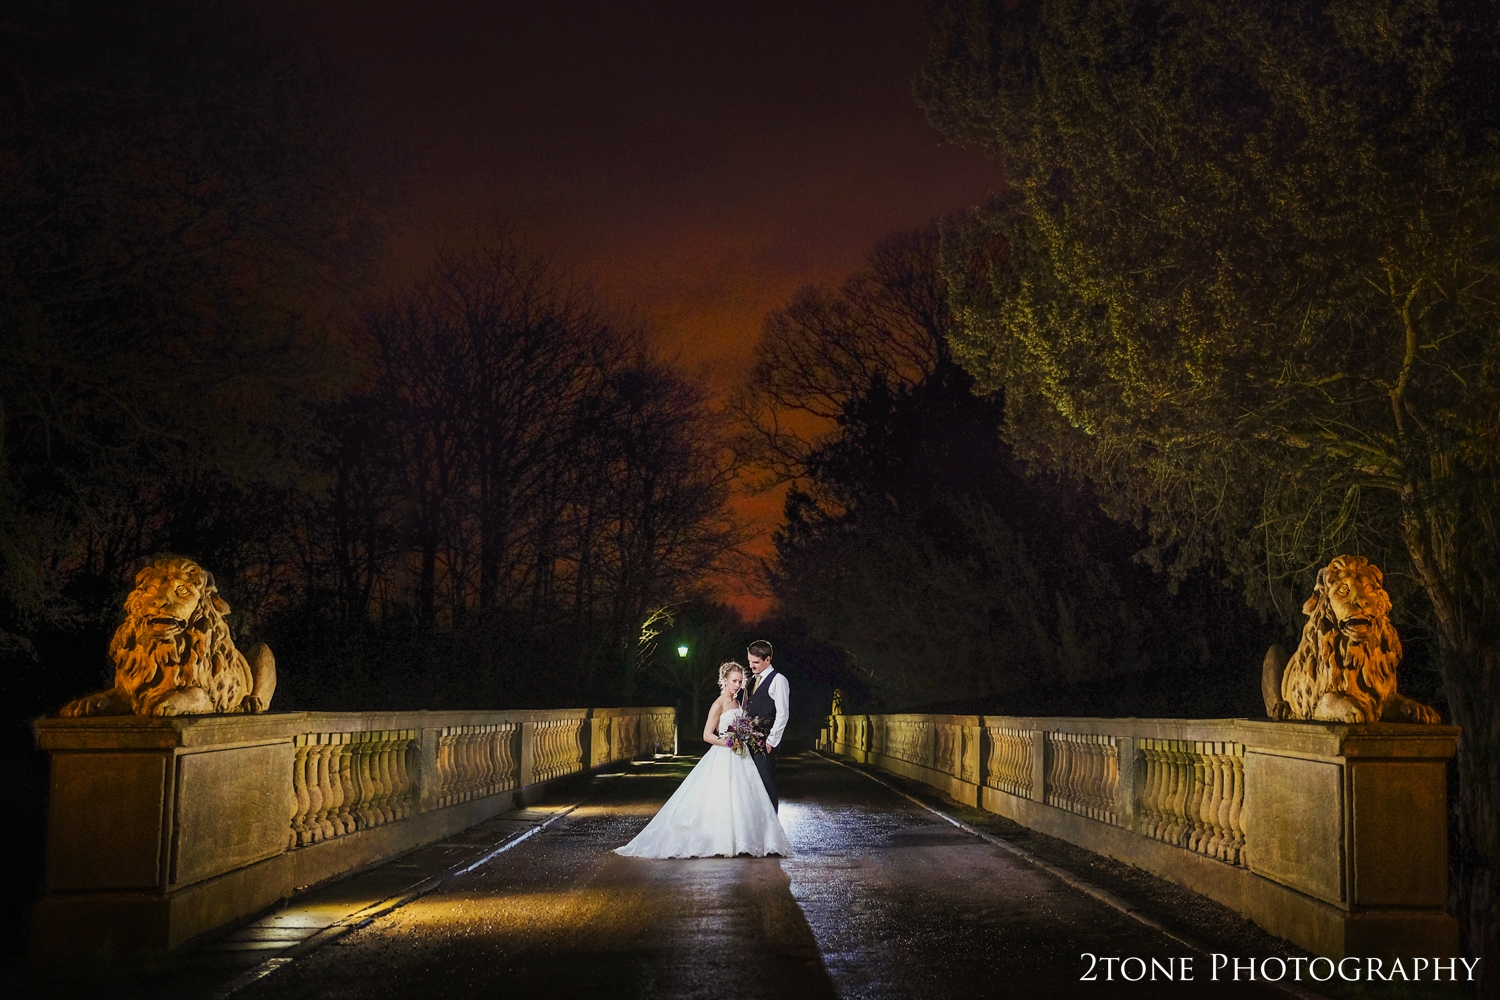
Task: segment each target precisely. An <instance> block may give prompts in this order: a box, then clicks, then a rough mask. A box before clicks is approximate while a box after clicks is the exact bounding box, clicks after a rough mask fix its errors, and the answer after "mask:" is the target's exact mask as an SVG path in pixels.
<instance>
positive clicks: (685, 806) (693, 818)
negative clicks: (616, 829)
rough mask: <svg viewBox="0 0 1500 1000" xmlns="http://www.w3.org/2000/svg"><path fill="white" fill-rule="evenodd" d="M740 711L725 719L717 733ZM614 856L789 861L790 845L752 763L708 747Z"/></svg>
mask: <svg viewBox="0 0 1500 1000" xmlns="http://www.w3.org/2000/svg"><path fill="white" fill-rule="evenodd" d="M739 711H740V710H739V709H730V710H729V711H728V712H725V713H724V714H725V715H726V716H728V717H729V718H727V719H725V720H724V721H723V722H721V723H720V731H721V732H722V731H724V730H725V729H727V728H728V725H729V722H730V721H732V719H733V717H734V714H735V713H737V712H739ZM615 853H616V854H623V855H625V856H626V857H632V858H707V857H714V856H723V857H730V858H732V857H734V856H735V855H738V854H752V855H754V856H756V857H758V858H762V857H765V856H766V855H768V854H779V855H781V856H782V857H790V856H791V854H792V845H791V844H790V843H788V841H787V839H786V831H785V830H783V829H782V828H781V821H780V820H779V819H778V818H777V817H776V810H775V809H773V808H772V807H771V797H770V796H769V795H767V794H766V786H765V785H764V784H763V783H762V782H761V780H760V772H759V771H757V770H756V768H755V761H754V760H752V759H751V758H750V757H749V756H748V755H741V754H737V753H735V752H734V751H733V750H730V749H728V748H727V747H721V746H711V747H709V748H708V753H706V754H704V755H703V759H702V760H700V761H698V763H697V765H696V766H694V768H693V769H692V770H691V771H690V772H688V776H687V777H686V778H684V779H683V781H682V784H681V785H679V786H677V791H675V792H673V793H672V797H671V798H670V799H668V800H667V801H666V804H665V805H663V806H662V807H661V810H660V811H659V812H657V814H656V815H655V816H654V817H652V819H651V822H650V823H647V824H646V828H645V829H644V830H642V831H641V832H640V833H639V834H637V835H636V838H635V839H634V840H632V841H631V842H630V843H628V844H626V845H625V846H624V847H619V848H616V849H615Z"/></svg>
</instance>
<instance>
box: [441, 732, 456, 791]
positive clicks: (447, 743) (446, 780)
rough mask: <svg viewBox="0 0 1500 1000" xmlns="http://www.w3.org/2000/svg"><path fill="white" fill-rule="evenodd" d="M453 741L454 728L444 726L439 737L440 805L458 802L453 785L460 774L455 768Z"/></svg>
mask: <svg viewBox="0 0 1500 1000" xmlns="http://www.w3.org/2000/svg"><path fill="white" fill-rule="evenodd" d="M453 740H454V736H453V727H452V726H444V727H443V731H442V735H441V736H439V737H438V776H439V777H438V782H439V783H438V788H439V789H440V790H441V794H440V795H439V797H438V803H439V804H440V805H445V806H451V805H452V804H453V803H454V802H455V801H456V800H455V799H454V797H453V785H454V783H455V782H456V781H457V780H458V772H457V769H456V768H454V766H453Z"/></svg>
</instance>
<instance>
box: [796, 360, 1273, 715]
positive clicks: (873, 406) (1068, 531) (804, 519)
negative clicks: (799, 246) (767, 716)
mask: <svg viewBox="0 0 1500 1000" xmlns="http://www.w3.org/2000/svg"><path fill="white" fill-rule="evenodd" d="M1002 409H1003V404H1002V402H1001V400H1000V399H999V398H990V399H981V398H979V397H976V396H975V395H974V394H973V392H972V383H971V381H970V379H969V378H968V376H967V375H965V374H964V373H963V372H962V371H960V370H958V369H957V368H956V367H954V366H952V365H940V366H938V367H937V368H936V369H935V370H934V371H933V372H932V373H931V374H930V375H929V376H928V377H927V378H925V379H923V380H922V381H921V382H919V383H917V384H916V385H914V386H911V387H906V388H901V389H897V390H892V389H891V388H889V387H888V386H887V385H886V384H885V383H884V382H883V381H881V380H877V381H876V382H875V384H874V385H872V386H871V387H870V389H869V391H868V392H867V393H866V394H865V395H864V396H862V397H859V398H857V399H855V400H853V401H852V402H851V403H850V404H849V405H848V407H847V412H846V415H845V417H844V419H843V420H842V421H841V431H842V434H841V436H839V437H838V438H836V439H835V440H833V441H830V442H828V443H826V444H824V445H823V446H822V447H821V448H819V449H817V450H816V451H815V452H814V453H813V454H812V455H811V456H810V458H809V461H808V469H809V472H810V474H811V475H812V476H813V477H814V478H815V480H816V482H817V488H818V489H819V491H820V493H821V494H823V495H824V496H826V497H828V498H830V499H833V500H835V501H836V502H837V504H838V507H837V510H838V513H830V512H829V511H828V510H826V509H824V508H823V507H821V506H819V505H818V504H816V503H814V502H813V500H812V497H811V496H810V495H809V494H808V493H804V492H800V491H794V492H793V493H791V494H790V495H789V497H788V501H787V526H786V528H785V529H784V531H783V532H782V533H781V534H780V535H779V537H778V539H777V544H778V553H779V557H780V562H779V568H778V573H777V576H776V580H775V583H776V589H777V593H778V596H779V597H780V599H781V601H782V602H783V604H784V605H785V606H786V607H788V608H792V609H796V610H797V611H798V612H799V613H801V614H803V615H806V616H807V618H808V620H809V622H810V623H811V625H812V627H813V628H814V629H815V630H816V633H817V634H818V635H820V636H821V637H823V638H824V639H826V640H827V641H830V642H834V643H838V644H841V645H843V646H845V647H847V648H848V649H849V650H851V651H852V652H853V654H854V656H855V659H856V662H857V663H858V664H859V665H860V666H861V667H862V668H863V669H864V670H865V671H866V676H867V678H868V686H869V689H870V691H871V692H872V693H873V695H874V701H875V703H876V704H879V705H881V706H883V707H885V708H888V709H903V710H915V709H918V708H920V709H925V710H940V711H969V712H973V711H988V712H996V713H1005V714H1013V715H1027V714H1052V715H1160V716H1199V717H1202V716H1208V717H1222V716H1234V715H1255V714H1259V711H1260V705H1259V694H1258V690H1257V688H1256V686H1255V681H1256V670H1257V669H1258V666H1259V661H1260V656H1261V653H1263V652H1264V648H1265V645H1266V644H1267V643H1268V642H1269V641H1270V640H1271V639H1272V638H1273V637H1274V636H1275V634H1276V630H1275V629H1274V628H1268V627H1267V626H1266V625H1264V624H1263V623H1262V622H1261V620H1260V618H1259V616H1257V615H1255V614H1254V613H1253V612H1251V611H1250V610H1249V609H1248V608H1247V607H1245V605H1244V603H1243V601H1241V600H1239V599H1238V598H1237V597H1235V595H1233V594H1232V593H1231V592H1230V591H1228V590H1226V589H1225V588H1223V587H1221V586H1219V585H1217V584H1216V583H1214V582H1213V581H1212V580H1210V579H1209V578H1208V577H1207V576H1206V574H1203V573H1198V574H1193V575H1192V576H1190V578H1189V579H1188V580H1186V581H1184V582H1183V583H1182V585H1181V586H1179V587H1177V588H1176V589H1175V593H1174V592H1172V591H1170V590H1169V588H1168V585H1167V581H1166V580H1164V579H1163V578H1161V577H1158V576H1155V575H1154V574H1153V573H1152V572H1151V571H1150V570H1149V569H1148V568H1146V567H1145V566H1143V565H1140V564H1139V563H1137V562H1135V561H1134V560H1133V559H1132V556H1133V554H1134V553H1135V551H1137V550H1138V549H1139V548H1140V547H1141V545H1142V544H1143V542H1144V539H1143V538H1141V537H1140V536H1138V535H1136V534H1135V533H1134V532H1132V531H1131V530H1129V529H1128V528H1122V527H1121V526H1119V525H1117V524H1115V523H1113V522H1111V521H1109V520H1108V519H1107V518H1106V517H1104V515H1103V514H1102V513H1101V512H1100V511H1099V509H1098V504H1097V502H1095V501H1094V500H1093V499H1092V497H1091V496H1090V495H1089V494H1088V492H1087V491H1086V490H1085V489H1082V488H1080V487H1079V486H1077V485H1076V484H1074V483H1071V482H1069V481H1067V480H1063V479H1059V478H1056V477H1053V476H1033V475H1029V474H1028V473H1027V472H1026V470H1025V469H1024V468H1022V466H1021V465H1020V463H1019V462H1017V460H1016V459H1015V458H1014V456H1013V455H1012V454H1011V453H1010V451H1009V449H1008V448H1007V447H1006V445H1005V444H1004V443H1003V442H1002V441H1001V439H1000V436H999V433H998V427H999V424H1000V422H1001V420H1002ZM851 700H853V699H851Z"/></svg>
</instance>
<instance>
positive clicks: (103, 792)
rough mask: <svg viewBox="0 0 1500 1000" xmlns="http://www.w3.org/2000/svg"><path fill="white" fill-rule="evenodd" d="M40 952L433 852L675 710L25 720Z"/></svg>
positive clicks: (666, 729) (203, 915) (143, 943)
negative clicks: (36, 783) (37, 841)
mask: <svg viewBox="0 0 1500 1000" xmlns="http://www.w3.org/2000/svg"><path fill="white" fill-rule="evenodd" d="M33 731H34V732H35V734H36V739H37V744H38V746H39V747H40V748H41V749H43V750H46V751H47V752H48V753H49V754H50V755H51V785H50V793H49V814H48V818H47V861H46V870H45V880H46V894H45V896H44V897H43V899H42V900H40V901H39V902H38V904H37V907H36V911H35V914H34V917H33V921H32V951H33V954H35V955H38V956H46V955H56V954H63V953H70V952H83V951H87V950H90V949H96V948H99V947H104V946H107V947H109V948H111V949H113V950H115V951H121V950H139V949H154V950H166V949H171V948H175V947H178V946H180V945H182V944H184V943H186V942H188V941H190V940H192V939H193V938H195V937H197V936H199V935H201V934H204V933H205V932H208V931H211V930H213V929H215V928H217V927H220V926H223V925H224V924H227V923H231V922H233V921H235V920H238V919H239V918H241V917H245V916H248V915H249V914H252V913H255V912H257V911H259V910H262V909H264V908H265V907H267V906H270V905H272V904H274V903H275V902H276V901H277V900H279V899H283V898H286V897H288V896H291V895H292V894H293V892H295V891H296V890H297V889H299V888H303V887H306V886H308V885H312V884H314V883H317V882H321V881H323V880H325V879H328V878H331V877H334V876H336V875H340V874H342V873H344V872H348V871H352V870H354V869H357V868H362V867H365V866H368V865H370V864H373V863H376V862H379V861H382V860H384V859H386V858H389V857H392V856H394V855H396V854H399V853H401V852H403V851H406V850H408V849H410V848H412V847H416V846H418V845H421V844H424V843H430V842H432V841H435V840H441V839H442V838H444V837H447V836H450V835H452V834H454V833H456V832H458V831H459V830H463V829H465V828H467V827H469V826H472V825H474V824H475V823H478V822H481V821H483V820H485V819H488V818H489V817H490V816H493V815H495V814H497V813H500V812H503V811H505V810H507V809H511V808H513V807H515V806H517V805H523V804H525V803H527V802H531V801H535V800H536V798H537V797H538V796H539V795H540V794H541V792H542V791H543V790H544V787H545V786H546V784H547V783H548V782H549V781H555V780H558V779H561V778H565V777H567V776H568V775H572V774H577V773H580V772H583V771H590V770H593V769H595V768H598V767H602V766H604V765H607V764H611V763H615V762H617V761H622V760H628V759H630V758H632V757H636V756H639V755H640V754H642V753H650V752H652V751H653V750H657V749H665V750H668V751H675V748H676V713H675V711H674V710H673V709H672V708H593V709H559V710H554V711H511V712H464V711H460V712H286V713H267V714H265V715H208V716H176V717H171V718H143V717H138V716H95V717H86V718H75V719H39V720H37V721H36V722H35V723H34V724H33Z"/></svg>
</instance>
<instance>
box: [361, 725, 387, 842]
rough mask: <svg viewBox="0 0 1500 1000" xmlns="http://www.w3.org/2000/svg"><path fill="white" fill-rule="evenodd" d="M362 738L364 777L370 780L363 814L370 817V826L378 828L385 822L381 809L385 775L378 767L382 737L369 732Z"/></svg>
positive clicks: (375, 731)
mask: <svg viewBox="0 0 1500 1000" xmlns="http://www.w3.org/2000/svg"><path fill="white" fill-rule="evenodd" d="M364 736H365V742H364V745H363V747H362V749H363V750H364V754H365V760H366V761H367V770H366V775H367V777H368V778H369V780H370V796H369V798H368V799H367V800H366V801H365V813H366V814H367V815H368V816H369V817H370V825H371V826H380V825H381V824H382V823H384V822H385V810H384V809H382V808H381V805H382V804H383V803H384V802H385V797H386V783H385V775H384V774H383V773H382V772H381V767H380V744H381V739H382V735H381V733H380V732H379V730H371V731H370V732H367V733H365V734H364Z"/></svg>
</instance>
